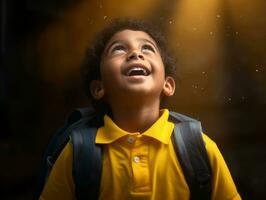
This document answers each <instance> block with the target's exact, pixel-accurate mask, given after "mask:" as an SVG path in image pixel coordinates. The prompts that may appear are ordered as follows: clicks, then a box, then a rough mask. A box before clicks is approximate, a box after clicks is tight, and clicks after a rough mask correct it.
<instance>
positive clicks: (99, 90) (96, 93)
mask: <svg viewBox="0 0 266 200" xmlns="http://www.w3.org/2000/svg"><path fill="white" fill-rule="evenodd" d="M90 92H91V95H92V96H93V98H94V99H96V100H100V99H101V98H103V96H104V94H105V90H104V87H103V84H102V82H101V81H100V80H93V81H92V82H91V84H90Z"/></svg>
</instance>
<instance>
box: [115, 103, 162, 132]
mask: <svg viewBox="0 0 266 200" xmlns="http://www.w3.org/2000/svg"><path fill="white" fill-rule="evenodd" d="M115 105H119V104H115ZM112 113H113V120H114V122H115V123H116V124H117V125H118V126H119V127H120V128H121V129H123V130H125V131H128V132H132V133H133V132H140V133H142V132H144V131H146V130H147V129H148V128H149V127H151V126H152V124H154V122H155V121H156V120H157V119H158V118H159V116H160V103H158V102H154V103H153V104H148V105H143V104H142V105H136V104H135V105H121V104H120V105H119V106H112Z"/></svg>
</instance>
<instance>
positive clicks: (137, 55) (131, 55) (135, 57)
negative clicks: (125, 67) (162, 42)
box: [127, 51, 144, 61]
mask: <svg viewBox="0 0 266 200" xmlns="http://www.w3.org/2000/svg"><path fill="white" fill-rule="evenodd" d="M138 59H141V60H144V56H143V55H142V54H141V53H140V52H139V51H132V52H130V53H129V54H128V56H127V61H130V60H138Z"/></svg>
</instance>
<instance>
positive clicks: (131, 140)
mask: <svg viewBox="0 0 266 200" xmlns="http://www.w3.org/2000/svg"><path fill="white" fill-rule="evenodd" d="M127 141H128V143H130V144H133V143H134V142H135V138H134V137H132V136H129V137H128V138H127Z"/></svg>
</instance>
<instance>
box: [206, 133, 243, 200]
mask: <svg viewBox="0 0 266 200" xmlns="http://www.w3.org/2000/svg"><path fill="white" fill-rule="evenodd" d="M203 140H204V141H205V144H206V149H207V153H208V156H209V159H210V164H211V167H212V174H213V179H212V198H211V199H212V200H241V197H240V195H239V194H238V192H237V189H236V186H235V184H234V181H233V179H232V176H231V174H230V171H229V169H228V167H227V165H226V163H225V160H224V158H223V156H222V154H221V152H220V151H219V149H218V147H217V145H216V144H215V142H213V141H212V140H211V139H210V138H209V137H208V136H206V135H205V134H203Z"/></svg>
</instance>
